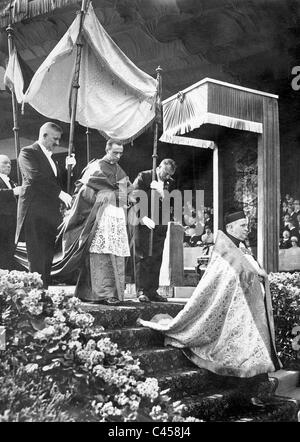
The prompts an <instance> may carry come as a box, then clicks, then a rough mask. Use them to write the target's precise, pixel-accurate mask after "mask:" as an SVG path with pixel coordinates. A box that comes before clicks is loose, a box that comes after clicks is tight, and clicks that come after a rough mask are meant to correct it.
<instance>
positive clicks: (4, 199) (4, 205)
mask: <svg viewBox="0 0 300 442" xmlns="http://www.w3.org/2000/svg"><path fill="white" fill-rule="evenodd" d="M12 187H15V183H13V182H12ZM2 215H13V216H16V215H17V198H16V197H15V195H14V192H13V190H12V189H9V188H8V187H7V185H6V184H5V182H4V181H3V180H2V178H0V216H2Z"/></svg>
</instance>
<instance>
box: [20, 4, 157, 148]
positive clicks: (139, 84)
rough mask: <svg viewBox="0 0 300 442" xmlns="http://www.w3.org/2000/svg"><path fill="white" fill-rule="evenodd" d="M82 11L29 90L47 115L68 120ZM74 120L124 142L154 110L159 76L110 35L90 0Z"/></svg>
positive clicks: (142, 127)
mask: <svg viewBox="0 0 300 442" xmlns="http://www.w3.org/2000/svg"><path fill="white" fill-rule="evenodd" d="M79 28H80V15H77V17H76V18H75V20H74V21H73V23H72V24H71V26H70V28H69V29H68V31H67V32H66V34H65V35H64V36H63V37H62V39H61V40H60V41H59V43H58V44H57V45H56V46H55V48H54V49H53V50H52V52H51V53H50V54H49V55H48V57H47V58H46V59H45V61H44V62H43V63H42V64H41V66H40V67H39V69H38V70H37V71H36V73H35V75H34V76H33V78H32V81H31V83H30V85H29V87H28V89H27V91H26V93H25V97H24V103H30V105H31V106H32V107H33V108H35V109H36V110H37V111H38V112H39V113H41V114H42V115H45V116H46V117H48V118H53V119H57V120H60V121H64V122H66V123H68V122H70V115H71V109H70V97H71V90H72V79H73V72H74V64H75V59H76V51H77V45H76V42H77V38H78V35H79ZM82 40H83V41H82V42H83V47H82V58H81V66H80V76H79V85H80V87H79V91H78V103H77V114H76V120H77V121H78V122H79V123H80V124H81V125H83V126H87V127H90V128H94V129H98V130H99V131H100V132H101V133H102V134H103V135H104V136H105V137H106V138H114V139H116V140H119V141H121V142H123V143H125V142H128V141H130V140H132V139H134V138H136V137H137V136H138V135H139V134H140V133H141V132H143V131H144V130H145V129H146V128H147V127H148V126H149V125H150V124H151V123H152V121H153V119H154V116H155V102H156V86H157V81H156V80H155V79H154V78H152V77H151V76H150V75H148V74H146V73H145V72H143V71H141V70H140V69H139V68H138V67H136V66H135V65H134V63H132V62H131V61H130V60H129V58H128V57H127V56H126V55H125V54H124V53H123V52H122V51H121V50H120V48H119V47H118V46H117V45H116V44H115V43H114V41H113V40H112V39H111V38H110V37H109V35H108V34H107V33H106V31H105V30H104V28H103V27H102V26H101V24H100V22H99V21H98V19H97V17H96V15H95V13H94V10H93V8H92V6H91V4H90V6H89V8H88V11H87V13H86V15H85V18H84V22H83V31H82Z"/></svg>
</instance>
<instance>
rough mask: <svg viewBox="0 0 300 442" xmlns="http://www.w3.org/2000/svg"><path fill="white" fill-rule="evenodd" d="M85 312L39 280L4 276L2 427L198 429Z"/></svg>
mask: <svg viewBox="0 0 300 442" xmlns="http://www.w3.org/2000/svg"><path fill="white" fill-rule="evenodd" d="M79 304H80V301H79V300H78V299H77V298H75V297H73V296H68V295H67V294H66V293H65V292H64V291H61V292H59V293H51V292H49V291H46V290H43V288H42V281H41V279H40V276H39V275H38V274H37V273H25V272H18V271H12V272H8V271H3V270H0V314H1V316H0V321H1V324H0V325H2V326H4V327H5V330H6V349H5V350H4V351H0V389H1V398H0V421H73V420H76V421H78V420H82V421H95V420H96V421H103V422H104V421H146V420H150V421H177V422H178V421H186V420H195V421H197V419H195V418H192V417H190V418H183V416H182V412H183V411H184V409H185V406H184V405H183V404H181V403H180V402H175V403H172V402H171V399H170V397H169V396H168V395H167V393H168V391H164V392H162V391H160V389H159V386H158V383H157V379H155V378H147V377H145V376H144V372H143V370H141V368H140V363H139V361H138V360H137V359H135V358H134V357H133V356H132V354H131V352H129V351H122V350H121V349H119V348H118V346H117V344H115V343H113V342H111V341H110V339H109V338H103V337H101V332H103V328H102V327H98V328H94V327H93V322H94V318H93V316H92V315H90V314H89V313H86V312H84V311H83V310H82V309H81V308H80V307H79Z"/></svg>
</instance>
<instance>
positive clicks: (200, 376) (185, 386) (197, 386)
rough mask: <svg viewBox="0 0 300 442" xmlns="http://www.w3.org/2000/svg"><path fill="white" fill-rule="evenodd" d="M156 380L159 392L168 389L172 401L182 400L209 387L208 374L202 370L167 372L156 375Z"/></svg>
mask: <svg viewBox="0 0 300 442" xmlns="http://www.w3.org/2000/svg"><path fill="white" fill-rule="evenodd" d="M157 380H158V383H159V386H160V388H161V390H162V391H163V390H166V389H169V392H168V393H167V394H170V395H171V397H172V399H173V398H174V400H175V399H176V400H179V399H182V397H183V396H184V395H189V394H191V395H192V394H195V393H196V392H201V391H205V390H206V389H207V388H208V387H209V386H210V385H211V381H210V378H209V372H208V371H207V370H206V369H204V368H197V367H195V366H194V367H191V368H189V369H183V368H180V369H177V370H168V371H167V372H165V373H161V374H158V376H157Z"/></svg>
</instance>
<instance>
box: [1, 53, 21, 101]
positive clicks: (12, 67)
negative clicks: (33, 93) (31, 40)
mask: <svg viewBox="0 0 300 442" xmlns="http://www.w3.org/2000/svg"><path fill="white" fill-rule="evenodd" d="M4 84H5V86H6V87H7V88H8V89H10V90H11V91H14V93H15V95H16V99H17V102H18V103H22V101H23V99H24V94H23V88H24V80H23V75H22V71H21V68H20V63H19V60H18V55H17V51H16V49H14V50H13V51H12V53H11V54H10V57H9V60H8V65H7V67H6V71H5V74H4Z"/></svg>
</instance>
